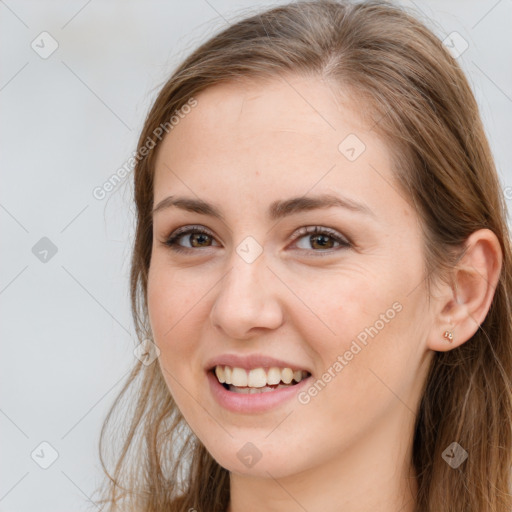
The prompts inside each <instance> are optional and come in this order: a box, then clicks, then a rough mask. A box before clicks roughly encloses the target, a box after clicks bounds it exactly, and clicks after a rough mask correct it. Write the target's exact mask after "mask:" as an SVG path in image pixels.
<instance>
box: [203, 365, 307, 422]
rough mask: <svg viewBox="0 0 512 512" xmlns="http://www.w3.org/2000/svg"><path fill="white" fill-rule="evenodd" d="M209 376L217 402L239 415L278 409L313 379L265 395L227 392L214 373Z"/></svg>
mask: <svg viewBox="0 0 512 512" xmlns="http://www.w3.org/2000/svg"><path fill="white" fill-rule="evenodd" d="M207 376H208V381H209V383H210V390H211V392H212V394H213V396H214V398H215V400H217V402H218V403H219V404H220V405H221V406H222V407H224V408H225V409H228V410H230V411H233V412H238V413H251V412H255V413H256V412H264V411H268V410H269V409H272V408H274V407H278V406H279V405H281V404H283V403H284V402H286V401H287V400H290V399H291V398H293V397H294V396H296V395H297V393H298V392H299V391H300V390H301V389H302V388H304V387H305V386H307V385H309V381H310V379H311V375H310V376H309V377H307V378H306V379H302V380H301V381H300V382H299V383H298V384H294V385H293V386H290V387H288V388H280V389H276V390H274V391H267V392H265V393H253V394H243V393H235V392H234V391H229V390H227V389H226V388H225V387H224V386H223V385H222V384H221V383H220V382H219V381H218V379H217V377H216V376H215V374H214V373H213V372H211V371H209V372H207Z"/></svg>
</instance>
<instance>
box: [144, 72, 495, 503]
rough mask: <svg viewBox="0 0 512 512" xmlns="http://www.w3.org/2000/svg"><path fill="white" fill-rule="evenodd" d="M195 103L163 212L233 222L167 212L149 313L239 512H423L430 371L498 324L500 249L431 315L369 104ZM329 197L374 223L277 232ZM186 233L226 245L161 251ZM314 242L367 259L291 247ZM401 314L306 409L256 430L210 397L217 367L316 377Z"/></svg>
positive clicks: (261, 96)
mask: <svg viewBox="0 0 512 512" xmlns="http://www.w3.org/2000/svg"><path fill="white" fill-rule="evenodd" d="M196 99H197V101H198V105H197V107H196V108H194V109H192V111H191V112H190V113H189V114H187V115H186V116H185V117H184V118H183V119H182V120H181V121H180V122H179V124H178V125H176V126H175V127H174V129H173V130H172V132H170V133H169V135H167V137H166V138H165V139H164V140H163V142H162V144H161V147H160V149H159V152H158V158H157V162H156V168H155V184H154V205H157V204H158V203H159V202H160V201H161V200H162V199H164V198H166V197H167V196H169V195H179V196H187V197H192V198H201V199H203V200H205V201H208V202H211V203H214V204H216V205H218V207H219V208H220V209H221V211H222V214H223V216H224V220H223V221H222V220H219V219H216V218H214V217H212V216H209V215H204V214H201V213H195V212H188V211H185V210H181V209H178V208H176V207H169V208H167V209H162V210H160V211H158V212H157V213H155V214H154V226H153V228H154V233H153V234H154V237H153V238H154V242H153V247H152V257H151V264H150V270H149V278H148V307H149V316H150V323H151V328H152V331H153V336H154V340H155V343H156V344H157V346H158V347H159V349H160V351H161V353H160V356H159V358H158V364H160V367H161V369H162V373H163V376H164V378H165V380H166V383H167V385H168V388H169V391H170V393H171V394H172V396H173V398H174V400H175V401H176V403H177V405H178V407H179V409H180V411H181V412H182V414H183V416H184V417H185V419H186V421H187V423H188V424H189V425H190V427H191V428H192V430H193V431H194V432H195V434H196V435H197V436H198V438H199V439H200V440H201V442H202V443H203V444H204V445H205V446H206V448H207V449H208V451H209V452H210V453H211V455H212V456H213V457H214V458H215V459H216V461H217V462H218V463H219V464H220V465H221V466H223V467H225V468H227V469H228V470H229V471H230V486H231V501H230V505H229V508H228V512H240V511H242V510H243V511H249V512H252V511H260V510H268V511H278V510H279V511H303V510H307V511H308V512H315V511H322V512H325V511H338V510H343V511H344V512H362V511H370V510H379V511H381V512H388V511H389V512H397V511H398V510H400V511H401V512H412V511H413V510H414V493H415V491H416V480H415V475H414V472H413V471H412V469H411V466H410V457H411V443H412V435H413V427H414V421H415V419H416V411H417V407H418V404H419V401H420V398H421V394H422V389H423V385H424V382H425V379H426V375H427V370H428V365H429V363H430V361H431V359H432V356H433V354H434V352H433V351H435V350H450V349H452V348H455V347H456V346H458V345H460V344H461V343H464V342H465V341H467V339H469V338H470V337H471V336H472V334H474V332H475V331H476V330H477V328H478V324H479V323H481V322H482V321H483V319H484V318H485V315H486V314H487V311H488V309H489V307H490V303H491V301H492V296H493V290H494V285H495V283H496V279H497V276H498V274H499V270H500V267H501V251H500V248H499V243H498V241H497V239H496V237H495V236H494V234H493V233H492V232H490V231H489V230H480V231H478V232H475V233H473V235H472V236H471V237H470V239H468V247H469V250H468V252H467V254H466V256H465V258H464V259H463V260H462V261H461V262H460V266H459V268H458V269H457V270H456V271H454V274H453V275H454V279H455V282H456V285H457V286H456V290H455V289H454V288H452V287H450V286H448V285H445V284H442V283H438V285H437V286H436V287H435V288H434V292H435V293H434V294H433V296H432V297H431V301H430V303H429V301H428V296H427V290H426V282H425V270H424V268H425V266H424V261H423V252H422V243H423V240H422V234H421V230H420V224H419V218H418V215H417V213H416V211H415V210H414V208H413V207H412V206H411V205H410V204H409V203H408V202H407V201H406V200H405V199H404V194H403V193H401V192H399V189H398V186H397V185H396V183H395V181H394V178H393V173H392V161H391V157H390V151H389V148H387V146H386V145H385V143H384V142H383V141H382V140H381V139H379V137H378V135H377V134H376V132H375V131H372V127H373V126H374V123H371V122H369V120H368V119H364V118H363V117H362V116H361V115H360V113H361V112H363V109H359V107H360V105H358V106H357V108H355V107H356V104H355V103H354V102H352V101H350V97H349V96H348V95H347V96H343V95H341V93H340V94H337V95H335V94H334V89H333V88H332V87H330V86H329V84H328V83H326V82H324V81H322V80H321V79H320V78H312V77H309V78H304V77H298V76H288V77H287V78H286V80H282V79H279V78H276V79H275V80H271V81H267V82H255V81H251V82H250V83H229V84H222V85H219V86H215V87H212V88H209V89H207V90H205V91H203V92H201V93H200V94H199V95H197V96H196ZM349 134H356V135H357V137H358V138H359V139H360V140H362V141H363V142H364V144H365V146H366V149H365V151H364V152H363V153H362V154H361V155H360V156H359V157H358V158H357V159H356V160H355V161H349V160H348V159H347V158H346V157H345V155H344V154H342V152H340V150H339V149H338V146H339V144H340V142H341V141H343V139H345V137H347V135H349ZM377 171H378V172H377ZM320 193H331V194H336V195H340V196H341V195H343V196H344V197H348V198H350V199H352V200H355V201H358V202H360V203H364V204H365V205H366V206H367V207H368V208H369V209H371V211H372V212H373V215H368V214H363V213H360V212H355V211H351V210H348V209H344V208H340V207H329V208H324V209H315V210H311V211H303V212H297V213H294V214H293V215H290V216H289V217H286V218H283V219H281V220H280V221H278V222H276V221H271V220H268V219H267V217H266V211H267V209H268V207H269V205H270V204H271V203H272V202H273V201H276V200H282V199H288V198H290V197H295V196H304V195H306V194H307V196H308V197H309V196H311V195H316V194H320ZM187 225H201V226H203V227H205V228H207V229H208V230H209V231H210V232H211V234H212V236H206V237H203V238H202V239H201V237H200V236H194V235H192V236H191V235H190V234H188V235H184V236H182V237H181V239H180V240H179V244H180V245H181V246H182V247H183V248H185V249H187V248H188V251H187V252H183V253H180V252H174V251H173V250H172V249H171V248H170V247H168V246H166V245H165V243H164V242H165V240H166V239H167V238H168V237H169V235H170V234H171V233H172V232H173V231H175V230H176V229H177V228H179V227H182V226H187ZM304 226H319V227H322V228H331V229H333V230H335V231H336V232H338V233H339V236H340V237H342V238H343V237H345V238H348V240H349V241H350V242H351V243H352V245H351V246H349V247H344V246H342V245H340V243H338V242H336V240H335V239H332V238H330V236H329V235H326V236H327V238H326V239H323V240H322V237H320V240H318V237H315V235H311V234H305V235H304V234H298V235H293V234H294V233H295V232H296V230H297V229H299V228H301V227H304ZM290 235H293V238H292V239H291V241H290V238H289V237H290ZM247 236H251V237H253V238H254V239H255V240H257V242H258V243H259V244H260V246H261V248H262V249H263V252H262V254H261V255H260V256H259V257H258V258H257V259H256V260H255V261H253V262H252V263H248V262H246V261H245V260H244V259H242V258H241V257H240V256H239V254H238V253H237V252H236V248H237V246H238V245H239V244H240V243H241V242H242V241H243V240H244V239H245V238H246V237H247ZM322 241H323V242H324V243H325V244H327V246H326V248H324V246H322ZM394 303H395V304H396V303H399V304H400V306H401V310H400V312H397V313H396V314H395V315H394V318H392V319H391V320H389V321H388V322H386V323H385V326H384V327H383V328H382V329H380V330H379V332H378V334H377V335H375V336H374V337H373V338H372V337H369V338H368V343H367V344H366V345H363V344H362V343H359V345H360V346H361V350H360V351H359V352H358V353H357V354H356V355H354V356H353V358H352V359H351V360H350V361H348V362H347V364H346V365H345V366H344V367H343V369H342V370H341V371H340V372H338V373H335V375H336V376H335V377H334V378H332V379H331V381H330V382H329V383H328V384H327V385H326V386H325V387H324V388H323V389H322V390H321V391H320V392H319V393H318V394H317V395H316V396H314V397H312V398H311V400H310V401H309V403H307V404H304V403H300V402H299V400H297V399H295V398H293V399H291V400H289V401H287V402H286V403H284V404H283V405H280V406H279V407H276V408H274V409H271V410H268V411H267V412H264V413H258V414H241V413H234V412H230V411H227V410H225V409H223V408H222V407H221V406H220V405H219V404H218V403H217V402H216V401H215V400H214V399H213V397H212V395H211V392H210V389H209V386H208V382H207V379H206V373H205V370H204V367H205V364H206V361H207V360H208V359H209V358H211V357H212V356H215V355H220V354H222V353H239V354H253V353H263V354H267V355H271V356H274V357H276V358H280V359H284V360H288V361H292V362H294V363H297V364H299V365H301V364H302V365H303V366H304V367H307V368H310V369H311V370H312V374H313V377H314V378H315V379H318V378H321V377H322V375H323V374H324V373H325V372H326V371H327V370H328V369H329V368H332V367H333V364H334V363H335V361H336V360H337V357H338V356H339V355H343V354H344V353H345V352H346V351H347V350H348V349H349V348H350V346H351V344H352V342H353V341H354V340H355V339H356V337H357V336H358V334H360V333H361V332H362V331H364V329H365V328H366V327H369V326H372V325H375V323H376V321H377V320H379V318H381V316H380V315H382V314H385V313H386V311H388V310H389V309H390V308H392V305H393V304H394ZM448 328H452V330H453V332H454V336H455V340H454V342H453V343H451V344H450V343H448V342H447V341H446V340H445V339H443V332H444V331H445V330H446V329H448ZM331 372H332V370H331ZM247 442H251V443H252V444H253V445H255V446H256V447H257V449H258V450H259V452H260V453H261V459H260V460H259V461H258V462H257V463H256V464H255V465H254V466H252V467H250V468H249V467H246V466H245V465H244V464H242V462H241V461H240V460H239V458H238V457H237V452H238V451H239V450H240V449H241V448H242V447H243V446H244V445H245V443H247Z"/></svg>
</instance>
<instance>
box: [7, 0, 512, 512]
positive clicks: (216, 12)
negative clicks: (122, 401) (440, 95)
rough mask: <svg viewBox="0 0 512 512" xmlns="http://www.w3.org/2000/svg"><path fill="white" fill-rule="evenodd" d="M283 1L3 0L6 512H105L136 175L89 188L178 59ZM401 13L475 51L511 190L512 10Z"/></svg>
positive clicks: (473, 68)
mask: <svg viewBox="0 0 512 512" xmlns="http://www.w3.org/2000/svg"><path fill="white" fill-rule="evenodd" d="M276 3H285V2H273V3H271V2H263V1H254V0H253V1H242V0H236V1H235V0H231V1H228V0H208V1H206V0H191V1H188V2H177V1H167V2H163V1H142V0H140V1H127V0H117V1H105V0H104V1H101V0H92V1H91V0H89V1H86V0H77V1H75V0H73V1H66V2H64V1H60V2H59V1H48V0H46V1H42V0H38V1H36V0H34V1H21V0H5V1H2V0H0V54H1V60H2V65H1V74H0V112H1V117H0V119H1V122H0V141H1V144H0V150H1V162H2V164H1V167H0V169H1V173H2V178H1V179H2V186H1V188H0V223H1V233H2V237H1V240H2V264H1V266H0V306H1V308H2V322H1V324H0V329H1V331H0V337H1V338H0V339H1V342H2V356H1V357H0V376H1V377H0V378H1V382H0V390H1V391H0V429H1V433H2V435H1V438H0V439H1V440H0V448H1V452H0V453H1V455H0V461H1V468H0V511H1V512H8V511H11V512H12V511H15V512H25V511H40V512H47V511H48V512H49V511H51V512H60V511H66V512H69V511H70V510H96V507H95V505H94V504H93V503H92V502H90V501H89V500H88V498H89V497H91V495H92V493H93V490H94V489H96V487H97V484H98V483H99V481H100V478H101V476H102V475H101V472H100V469H99V468H100V466H99V460H98V456H97V451H98V450H97V445H98V437H99V429H100V427H101V423H102V421H103V418H104V416H105V414H106V412H107V409H108V407H109V405H110V404H111V402H112V400H113V399H114V397H115V395H116V394H117V392H118V391H119V390H120V389H121V383H122V381H123V380H124V378H125V376H126V375H127V372H128V371H129V368H130V367H131V365H132V363H133V362H134V355H133V350H134V348H135V346H136V340H135V338H134V336H133V329H132V324H131V317H130V310H129V300H128V273H129V257H130V250H131V240H132V234H133V217H132V213H131V208H132V206H131V204H130V199H131V190H130V189H131V175H129V178H128V179H127V181H126V182H125V185H124V186H119V187H118V188H117V189H116V190H115V191H114V192H112V193H110V194H108V197H107V198H105V199H104V200H97V199H95V198H94V197H93V195H92V191H93V189H94V188H95V187H97V186H101V185H102V184H103V183H104V182H105V181H106V180H107V179H108V178H109V177H110V176H111V175H112V174H113V173H115V172H116V170H117V169H118V168H119V167H121V166H122V165H123V164H124V163H125V161H126V160H127V159H128V157H129V156H130V154H131V153H132V152H133V151H134V150H135V146H136V140H137V137H138V132H139V130H140V129H141V127H142V122H143V119H144V117H145V115H146V113H147V110H148V108H149V106H150V104H151V101H152V100H153V99H154V98H155V96H156V93H157V92H158V90H159V88H160V86H161V85H162V84H163V83H164V81H165V80H166V78H167V77H168V76H169V75H170V73H171V71H172V70H173V68H174V67H175V66H176V65H177V64H178V62H179V61H180V60H181V59H182V58H183V57H184V56H185V55H186V54H188V53H189V52H190V51H191V50H192V49H193V48H195V47H196V46H197V45H198V44H199V43H200V42H202V41H203V40H205V39H206V38H207V37H208V36H210V35H211V34H213V33H214V32H216V31H217V30H218V29H221V28H223V27H224V26H225V25H226V23H227V21H231V20H233V19H234V18H235V17H236V18H237V19H238V18H239V17H241V16H243V15H245V14H247V13H249V12H252V11H254V10H260V9H262V8H263V7H264V6H267V5H268V6H269V5H274V4H276ZM402 3H403V4H404V5H406V6H408V7H410V8H414V9H416V10H417V12H419V13H420V14H419V16H420V18H422V19H423V20H424V21H425V22H426V23H428V24H429V26H430V28H431V29H432V30H434V31H435V32H436V34H437V35H438V36H439V37H440V38H441V39H444V38H445V37H446V35H448V34H450V33H451V32H453V31H457V32H458V33H459V34H460V35H461V36H462V37H463V38H464V39H465V40H466V41H467V42H468V44H469V48H468V50H467V51H466V52H464V53H463V54H462V56H461V57H460V58H459V61H460V62H461V64H462V66H463V68H464V69H465V71H466V73H467V74H468V76H469V79H470V82H471V85H472V87H473V90H474V92H475V95H476V97H477V100H478V102H479V105H480V108H481V112H482V116H483V119H484V123H485V126H486V130H487V134H488V137H489V139H490V143H491V147H492V149H493V151H494V155H495V158H496V163H497V166H498V169H499V173H500V178H501V181H502V185H503V187H504V188H505V187H507V186H512V171H511V168H510V162H511V160H512V158H511V157H512V144H511V132H512V37H511V27H512V1H511V0H500V1H495V0H492V1H482V0H472V1H465V0H464V1H462V0H459V1H453V0H452V1H441V0H439V1H421V0H417V1H416V2H414V4H413V2H410V1H405V0H404V1H403V2H402ZM43 31H47V32H48V33H49V34H51V36H52V37H53V38H54V39H55V40H56V41H57V42H58V48H57V50H56V51H55V52H54V53H53V54H52V55H51V56H50V57H48V58H46V59H43V58H41V57H40V56H39V55H38V53H36V52H35V51H34V50H33V49H32V47H31V43H32V41H34V40H35V41H36V43H37V42H38V41H40V38H38V36H39V34H40V33H41V32H43ZM41 44H42V43H40V42H39V45H41ZM45 48H49V40H47V41H46V44H45ZM510 191H512V189H510V190H509V191H508V193H507V195H508V197H511V198H512V194H510ZM509 203H510V201H509ZM42 237H47V238H49V239H50V240H51V241H52V243H53V244H54V245H55V246H56V247H57V253H56V254H55V255H54V256H53V257H52V258H50V259H49V260H48V261H47V262H46V263H43V262H41V261H40V260H39V259H38V258H36V256H35V255H34V254H33V252H32V248H33V246H34V245H35V244H36V243H37V242H38V241H39V240H40V239H41V238H42ZM43 441H45V442H47V443H49V444H50V445H51V446H52V447H53V449H55V450H56V451H57V452H58V458H57V459H56V460H55V462H54V463H53V464H52V465H51V466H50V467H49V468H48V469H42V468H41V467H40V466H39V465H38V464H36V462H35V461H34V460H33V458H32V457H31V453H32V452H33V451H34V450H35V449H36V448H38V447H39V445H40V443H41V442H43ZM41 450H43V451H41ZM36 453H38V454H39V456H40V457H39V460H43V459H45V458H46V459H47V460H49V459H48V457H50V455H51V449H49V448H48V447H45V446H43V447H42V448H41V447H39V448H38V450H36ZM43 454H44V455H43Z"/></svg>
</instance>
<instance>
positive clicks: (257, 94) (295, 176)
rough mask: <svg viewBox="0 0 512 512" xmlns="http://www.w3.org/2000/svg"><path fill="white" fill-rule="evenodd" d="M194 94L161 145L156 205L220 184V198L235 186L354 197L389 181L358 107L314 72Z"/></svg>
mask: <svg viewBox="0 0 512 512" xmlns="http://www.w3.org/2000/svg"><path fill="white" fill-rule="evenodd" d="M195 99H196V100H197V106H196V107H195V108H194V109H192V110H191V111H190V112H189V113H188V114H186V115H185V116H184V117H183V118H182V119H180V121H179V123H178V124H177V125H176V126H174V128H173V130H172V131H171V132H170V133H169V135H167V136H166V137H165V138H164V140H163V141H162V143H161V147H160V149H159V152H158V156H157V162H156V169H155V173H156V175H155V194H154V195H155V201H154V202H155V204H156V203H157V202H158V201H159V200H160V199H162V198H163V197H165V195H168V194H169V193H172V192H174V191H175V190H176V189H179V191H180V192H185V191H186V192H189V193H190V192H191V190H187V189H190V188H192V192H193V193H194V194H195V195H198V196H201V195H202V194H205V195H210V194H212V193H217V195H218V193H219V185H220V184H222V185H223V187H224V191H225V195H224V196H223V197H222V198H221V199H223V200H224V201H226V202H229V201H228V199H229V190H234V189H235V188H236V190H237V193H238V194H245V197H250V196H251V195H252V194H256V193H257V194H259V195H261V194H262V192H264V193H265V196H266V197H267V199H268V201H269V202H270V201H272V200H275V199H282V196H283V194H284V193H285V192H286V196H291V195H304V194H306V193H307V192H308V191H309V190H311V189H313V188H315V192H318V193H322V192H336V191H343V192H344V193H346V194H345V195H348V194H349V193H352V194H353V197H354V199H356V198H357V197H359V198H362V197H364V196H365V195H368V194H370V195H371V192H372V189H374V188H375V184H376V180H377V181H378V180H380V182H381V183H380V185H381V188H382V184H383V183H384V182H383V181H382V180H383V179H384V180H386V179H388V181H390V180H391V161H390V153H389V151H388V148H387V147H386V145H385V144H384V142H383V141H382V140H381V139H380V138H379V137H378V136H377V134H376V133H375V132H373V131H372V130H371V128H372V123H371V122H370V121H369V120H367V119H365V118H364V116H363V113H364V112H365V111H364V106H362V105H361V104H357V103H354V102H353V101H352V100H351V98H350V96H348V95H343V94H342V93H341V92H336V93H335V92H334V90H333V89H332V88H331V87H330V86H329V85H328V84H327V83H325V82H323V81H322V80H321V79H319V78H311V77H308V78H304V77H290V76H288V77H283V78H281V77H279V78H276V79H275V80H270V81H265V82H263V81H258V82H248V81H246V80H245V81H243V82H240V83H237V82H230V83H226V84H221V85H216V86H214V87H211V88H209V89H206V90H205V91H202V92H201V93H200V94H198V95H197V96H196V97H195ZM359 111H360V112H361V115H360V114H359ZM351 150H353V151H352V153H351ZM347 151H348V153H347ZM354 152H355V153H356V158H355V159H354V158H353V156H354ZM375 166H377V167H375ZM388 186H389V185H388ZM382 199H383V197H382V194H381V197H380V199H379V197H375V200H376V201H377V202H379V201H381V202H382Z"/></svg>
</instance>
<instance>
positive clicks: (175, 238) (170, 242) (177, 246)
mask: <svg viewBox="0 0 512 512" xmlns="http://www.w3.org/2000/svg"><path fill="white" fill-rule="evenodd" d="M181 239H183V240H186V241H188V244H189V245H182V244H181V243H179V241H180V240H181ZM213 240H214V238H213V236H212V235H211V234H210V232H209V231H208V230H206V229H204V228H202V227H201V226H189V227H186V228H180V229H178V230H177V231H175V232H174V233H172V234H171V235H170V236H169V237H168V238H167V240H166V241H165V242H164V243H165V245H167V246H168V247H170V248H171V249H172V250H174V251H188V250H193V249H201V248H207V247H211V246H212V245H211V242H213ZM208 242H210V244H209V243H208Z"/></svg>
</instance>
